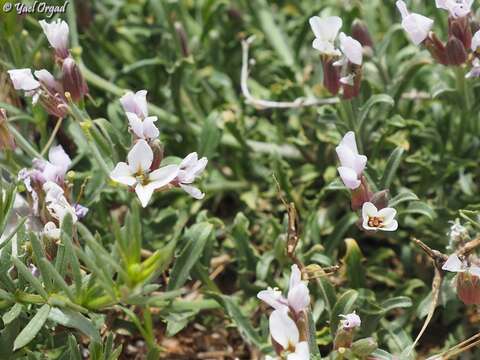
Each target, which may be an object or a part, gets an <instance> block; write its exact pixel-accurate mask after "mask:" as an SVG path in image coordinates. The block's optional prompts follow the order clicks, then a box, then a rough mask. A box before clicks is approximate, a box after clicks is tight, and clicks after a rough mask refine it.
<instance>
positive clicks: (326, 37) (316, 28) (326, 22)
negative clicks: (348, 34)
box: [309, 16, 342, 56]
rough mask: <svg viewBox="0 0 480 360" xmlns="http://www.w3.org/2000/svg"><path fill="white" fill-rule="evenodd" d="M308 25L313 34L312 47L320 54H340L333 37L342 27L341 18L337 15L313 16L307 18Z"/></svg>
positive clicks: (335, 36)
mask: <svg viewBox="0 0 480 360" xmlns="http://www.w3.org/2000/svg"><path fill="white" fill-rule="evenodd" d="M309 23H310V27H311V28H312V31H313V33H314V34H315V40H313V44H312V46H313V48H314V49H316V50H318V51H320V53H321V54H324V55H328V56H340V51H339V50H338V49H336V48H335V44H334V42H335V39H336V38H337V35H338V32H339V31H340V28H341V27H342V19H340V18H339V17H338V16H330V17H326V18H320V17H318V16H313V17H311V18H310V20H309Z"/></svg>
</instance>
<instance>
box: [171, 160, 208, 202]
mask: <svg viewBox="0 0 480 360" xmlns="http://www.w3.org/2000/svg"><path fill="white" fill-rule="evenodd" d="M207 163H208V160H207V158H206V157H202V158H201V159H199V158H198V154H197V153H196V152H193V153H190V154H188V155H187V156H186V157H185V159H183V160H182V162H181V163H180V165H179V166H178V173H177V175H176V177H175V178H174V179H173V180H172V181H171V185H174V186H179V187H180V188H181V189H183V190H184V191H185V192H187V193H188V194H189V195H190V196H192V197H194V198H195V199H197V200H201V199H203V198H204V196H205V194H204V193H202V192H201V191H200V190H199V189H198V188H197V187H195V186H192V185H191V184H192V183H193V182H194V181H195V179H196V178H197V177H199V176H200V175H201V173H202V172H203V171H204V170H205V167H206V166H207Z"/></svg>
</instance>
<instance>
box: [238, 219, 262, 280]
mask: <svg viewBox="0 0 480 360" xmlns="http://www.w3.org/2000/svg"><path fill="white" fill-rule="evenodd" d="M249 226H250V222H249V221H248V219H247V218H246V217H245V215H244V214H243V213H238V214H237V216H235V220H234V221H233V228H232V237H233V240H234V241H235V245H236V247H237V251H238V262H239V268H240V270H242V269H244V268H246V269H248V270H249V271H252V272H253V271H255V266H256V265H255V264H256V263H257V260H256V257H255V254H254V253H253V249H252V247H251V245H250V243H251V239H250V232H249V229H248V228H249Z"/></svg>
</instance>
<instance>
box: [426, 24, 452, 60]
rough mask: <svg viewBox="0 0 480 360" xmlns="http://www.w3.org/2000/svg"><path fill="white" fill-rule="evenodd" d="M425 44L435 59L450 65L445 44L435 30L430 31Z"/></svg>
mask: <svg viewBox="0 0 480 360" xmlns="http://www.w3.org/2000/svg"><path fill="white" fill-rule="evenodd" d="M423 44H424V45H425V47H426V48H427V49H428V51H429V52H430V54H431V55H432V57H433V58H434V59H435V61H437V62H438V63H439V64H442V65H448V59H447V51H446V49H445V45H443V43H442V42H441V41H440V40H439V39H438V37H437V35H435V33H434V32H430V34H429V35H428V37H427V38H426V39H425V41H424V42H423Z"/></svg>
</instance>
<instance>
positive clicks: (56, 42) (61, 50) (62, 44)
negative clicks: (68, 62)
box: [39, 19, 69, 59]
mask: <svg viewBox="0 0 480 360" xmlns="http://www.w3.org/2000/svg"><path fill="white" fill-rule="evenodd" d="M39 24H40V26H41V27H42V30H43V32H44V33H45V36H46V37H47V40H48V42H49V43H50V45H51V46H52V47H53V48H54V49H55V53H56V54H57V55H58V56H59V57H60V58H62V59H65V58H66V57H67V56H68V33H69V29H68V24H67V23H66V22H65V21H63V20H60V19H57V20H55V21H52V22H51V23H47V22H46V21H45V20H40V21H39Z"/></svg>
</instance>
